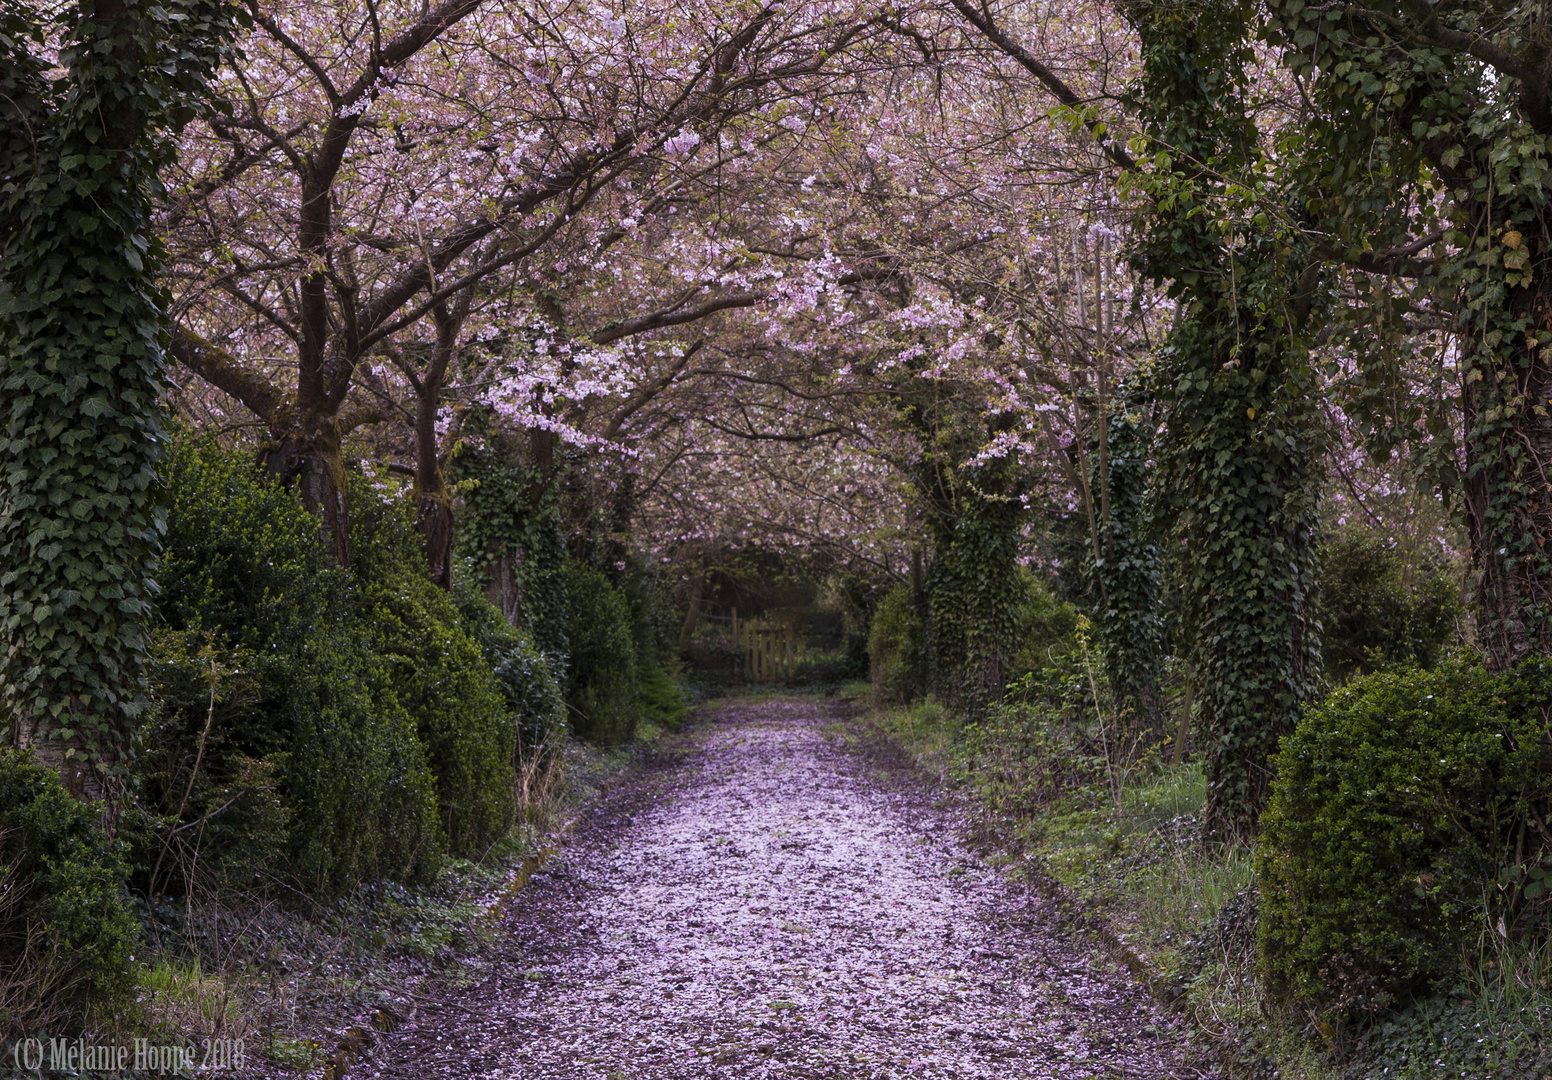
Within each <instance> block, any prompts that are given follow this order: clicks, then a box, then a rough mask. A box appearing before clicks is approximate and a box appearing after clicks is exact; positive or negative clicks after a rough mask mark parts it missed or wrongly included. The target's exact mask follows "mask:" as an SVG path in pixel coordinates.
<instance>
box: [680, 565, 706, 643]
mask: <svg viewBox="0 0 1552 1080" xmlns="http://www.w3.org/2000/svg"><path fill="white" fill-rule="evenodd" d="M690 572H691V573H692V574H694V575H695V576H694V577H692V578H691V579H690V604H689V607H688V609H687V610H686V611H685V613H684V625H683V626H681V627H680V628H679V653H680V655H684V654H686V653H688V652H689V651H690V635H691V634H693V633H695V624H696V623H698V622H700V619H701V594H702V593H703V592H704V591H705V588H706V576H705V575H704V574H702V573H701V572H700V570H699V569H698V568H692V569H691V571H690Z"/></svg>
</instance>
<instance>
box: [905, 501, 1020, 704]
mask: <svg viewBox="0 0 1552 1080" xmlns="http://www.w3.org/2000/svg"><path fill="white" fill-rule="evenodd" d="M956 503H957V505H956V509H957V511H958V512H957V513H956V514H954V515H953V516H952V517H946V518H944V519H942V520H940V521H939V522H938V523H937V525H936V526H935V527H934V529H933V551H932V561H931V563H930V564H929V566H928V569H927V581H926V601H927V602H926V609H927V611H926V614H927V619H926V626H925V634H924V638H925V641H924V650H923V651H924V652H925V653H926V657H927V679H928V685H929V687H930V688H931V689H932V691H933V692H934V693H935V694H937V695H938V696H939V697H941V698H943V699H944V700H945V701H950V702H954V703H955V704H958V705H961V706H964V707H966V708H969V709H972V710H973V709H978V708H981V707H984V706H985V705H986V704H988V703H989V702H993V701H996V700H997V699H999V698H1000V697H1002V694H1003V690H1004V688H1005V687H1006V684H1007V678H1008V663H1009V660H1010V659H1011V657H1012V654H1013V650H1014V648H1015V647H1016V645H1017V642H1016V640H1015V639H1016V637H1017V634H1018V618H1019V603H1020V600H1021V598H1022V596H1023V588H1022V586H1021V583H1020V581H1019V577H1018V550H1019V525H1020V522H1021V521H1022V516H1023V515H1022V505H1021V504H1020V503H1018V502H1016V501H1012V500H1007V499H999V498H996V497H995V496H993V495H990V494H988V493H985V492H981V491H978V490H972V491H967V492H965V493H963V494H961V495H960V497H959V498H958V499H957V500H956Z"/></svg>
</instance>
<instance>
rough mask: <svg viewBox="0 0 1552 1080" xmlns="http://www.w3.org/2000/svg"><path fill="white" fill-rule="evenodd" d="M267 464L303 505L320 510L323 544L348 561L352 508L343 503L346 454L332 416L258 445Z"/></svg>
mask: <svg viewBox="0 0 1552 1080" xmlns="http://www.w3.org/2000/svg"><path fill="white" fill-rule="evenodd" d="M259 460H260V462H261V463H262V464H263V465H264V467H265V469H267V470H268V471H269V473H270V474H271V475H272V476H274V477H275V478H276V479H277V480H279V481H280V482H281V483H282V484H283V485H285V486H286V487H287V488H289V487H291V486H292V485H293V484H295V485H296V486H297V487H298V488H299V489H300V490H301V495H302V505H303V506H305V507H306V508H307V509H308V510H309V511H310V512H312V513H313V514H316V515H317V516H318V522H319V532H320V534H321V536H322V539H323V546H324V550H326V551H328V552H329V553H330V554H331V555H333V557H334V559H335V561H336V562H338V563H339V564H340V565H341V566H349V565H350V509H349V506H348V505H347V503H346V480H345V459H344V456H343V455H342V453H341V449H340V437H339V427H338V425H337V424H336V423H335V420H334V418H333V417H319V418H316V419H314V420H313V422H312V423H310V424H306V423H304V424H299V425H296V426H295V427H292V428H291V429H290V430H288V431H286V432H285V433H283V434H282V435H280V436H279V437H278V438H275V439H273V440H271V441H270V442H268V443H266V444H265V445H264V447H263V448H262V449H261V450H260V451H259Z"/></svg>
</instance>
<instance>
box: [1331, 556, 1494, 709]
mask: <svg viewBox="0 0 1552 1080" xmlns="http://www.w3.org/2000/svg"><path fill="white" fill-rule="evenodd" d="M1463 613H1464V609H1463V608H1462V606H1461V602H1460V589H1459V588H1458V587H1457V586H1456V584H1455V582H1454V580H1453V579H1452V577H1451V575H1450V568H1449V566H1448V564H1447V563H1446V562H1445V561H1444V560H1443V558H1442V557H1434V558H1432V559H1425V560H1423V561H1422V563H1421V564H1420V565H1419V566H1417V567H1415V568H1413V569H1412V570H1411V572H1408V568H1407V566H1406V564H1405V562H1404V561H1403V559H1402V557H1401V554H1400V553H1399V552H1398V551H1397V550H1396V549H1395V546H1394V544H1393V542H1392V541H1391V540H1390V539H1388V538H1387V537H1385V536H1382V535H1380V534H1378V533H1374V532H1368V531H1365V530H1359V529H1347V530H1344V531H1343V532H1340V533H1338V534H1337V535H1336V536H1334V537H1332V538H1331V539H1330V540H1329V541H1327V543H1326V544H1325V545H1324V547H1323V548H1322V549H1321V559H1320V621H1321V658H1322V663H1323V664H1324V666H1325V669H1326V678H1327V679H1329V680H1331V681H1332V682H1340V681H1341V680H1343V679H1345V678H1347V677H1348V676H1349V675H1353V674H1356V673H1362V672H1363V671H1366V670H1373V669H1374V668H1375V667H1376V666H1379V665H1384V664H1416V665H1417V666H1418V667H1425V668H1426V667H1432V666H1434V664H1436V663H1438V661H1439V657H1440V656H1441V654H1442V653H1443V651H1444V649H1445V647H1446V646H1448V645H1449V643H1450V642H1451V641H1452V640H1453V639H1454V637H1455V628H1456V623H1457V622H1458V621H1459V619H1460V617H1461V615H1462V614H1463Z"/></svg>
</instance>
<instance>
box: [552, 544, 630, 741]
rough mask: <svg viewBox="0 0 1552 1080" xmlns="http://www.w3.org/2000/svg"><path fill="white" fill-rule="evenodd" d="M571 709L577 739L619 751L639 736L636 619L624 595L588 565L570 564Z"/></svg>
mask: <svg viewBox="0 0 1552 1080" xmlns="http://www.w3.org/2000/svg"><path fill="white" fill-rule="evenodd" d="M565 575H566V600H567V619H566V635H567V637H568V639H569V641H570V646H571V654H570V663H569V665H568V670H567V676H568V679H567V688H566V704H567V706H568V707H569V709H570V713H571V727H572V730H573V731H574V732H575V733H576V736H577V738H579V739H581V740H583V741H584V742H590V743H593V744H595V745H599V746H618V745H621V744H623V743H627V742H630V741H631V739H632V738H634V737H635V734H636V721H637V720H638V719H639V718H640V715H641V706H640V702H639V700H638V699H639V695H640V686H639V680H640V676H639V674H638V668H637V662H636V640H635V637H634V635H633V633H632V626H633V622H634V620H633V618H632V614H631V610H630V605H629V603H628V602H627V601H626V599H625V596H624V594H623V593H621V592H620V590H619V589H617V588H615V587H614V586H613V585H612V584H610V582H609V579H608V578H606V577H604V575H603V574H602V573H600V572H599V571H598V570H596V569H594V568H593V567H591V566H588V565H587V564H586V563H582V562H578V561H576V560H573V561H571V562H568V563H567V564H566V569H565Z"/></svg>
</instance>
